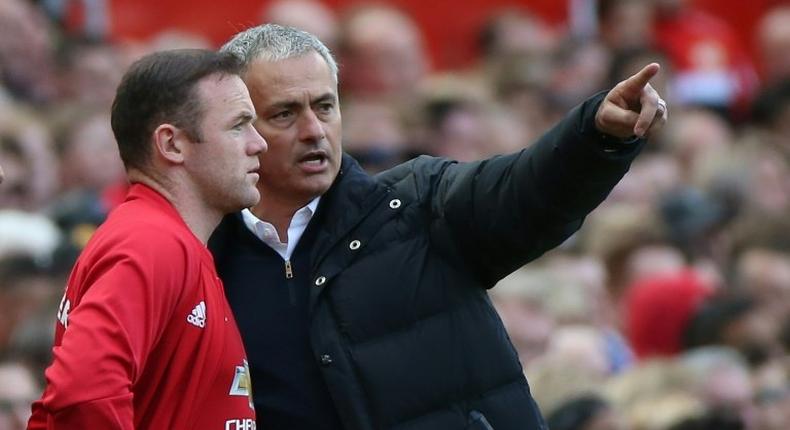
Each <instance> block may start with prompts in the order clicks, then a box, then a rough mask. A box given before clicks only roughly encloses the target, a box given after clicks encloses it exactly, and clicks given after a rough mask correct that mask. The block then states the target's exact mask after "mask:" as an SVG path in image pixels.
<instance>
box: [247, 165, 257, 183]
mask: <svg viewBox="0 0 790 430" xmlns="http://www.w3.org/2000/svg"><path fill="white" fill-rule="evenodd" d="M259 170H260V166H256V167H254V168H252V169H250V170H247V174H248V175H254V176H255V178H256V180H257V178H258V177H260V173H258V171H259Z"/></svg>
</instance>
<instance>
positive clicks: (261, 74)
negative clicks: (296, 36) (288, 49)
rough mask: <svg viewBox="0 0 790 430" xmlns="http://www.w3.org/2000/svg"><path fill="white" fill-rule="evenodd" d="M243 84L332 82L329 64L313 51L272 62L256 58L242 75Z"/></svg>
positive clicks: (264, 58)
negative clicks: (304, 81)
mask: <svg viewBox="0 0 790 430" xmlns="http://www.w3.org/2000/svg"><path fill="white" fill-rule="evenodd" d="M244 80H245V82H255V83H263V82H262V81H265V82H266V83H268V82H284V83H288V82H299V81H303V80H330V81H332V82H334V80H335V78H334V76H333V75H332V72H331V68H330V67H329V64H327V62H326V61H325V60H324V58H323V57H322V56H321V55H320V54H319V53H318V52H315V51H309V52H305V53H304V54H301V55H298V56H294V57H289V58H284V59H280V60H272V59H268V58H266V57H258V58H256V59H254V60H252V61H251V62H250V63H249V65H248V66H247V69H246V71H245V73H244Z"/></svg>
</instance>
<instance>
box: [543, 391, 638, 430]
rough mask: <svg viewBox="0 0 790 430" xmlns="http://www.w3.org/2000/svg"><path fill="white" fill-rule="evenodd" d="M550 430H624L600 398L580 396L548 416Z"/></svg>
mask: <svg viewBox="0 0 790 430" xmlns="http://www.w3.org/2000/svg"><path fill="white" fill-rule="evenodd" d="M546 422H547V424H548V425H549V428H550V429H551V430H624V429H626V428H627V427H625V424H624V423H623V420H622V418H621V417H619V416H618V415H617V414H616V413H615V412H614V411H613V409H612V407H611V405H610V404H609V403H608V402H607V401H606V400H605V399H604V398H603V397H601V396H599V395H594V394H587V395H580V396H577V397H575V398H573V399H570V400H568V401H566V402H564V403H563V404H561V405H560V406H559V407H557V408H556V409H554V411H553V412H552V413H551V414H549V415H548V417H547V419H546Z"/></svg>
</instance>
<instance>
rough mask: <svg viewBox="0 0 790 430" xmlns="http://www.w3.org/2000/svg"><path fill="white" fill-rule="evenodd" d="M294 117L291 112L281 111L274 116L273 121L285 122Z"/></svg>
mask: <svg viewBox="0 0 790 430" xmlns="http://www.w3.org/2000/svg"><path fill="white" fill-rule="evenodd" d="M292 115H293V113H292V112H291V111H289V110H284V111H280V112H277V113H275V114H274V115H272V116H271V119H273V120H275V121H283V120H287V119H289V118H291V116H292Z"/></svg>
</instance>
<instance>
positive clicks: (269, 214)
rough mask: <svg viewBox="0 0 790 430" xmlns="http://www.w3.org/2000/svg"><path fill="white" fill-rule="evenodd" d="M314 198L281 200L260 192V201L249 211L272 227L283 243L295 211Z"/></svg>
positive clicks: (262, 191)
mask: <svg viewBox="0 0 790 430" xmlns="http://www.w3.org/2000/svg"><path fill="white" fill-rule="evenodd" d="M314 198H315V197H309V198H307V199H283V198H280V197H279V196H277V195H274V194H273V193H272V194H270V193H266V192H265V191H264V190H261V200H260V202H258V204H257V205H255V206H253V207H252V208H250V211H251V212H252V213H253V214H254V215H255V216H256V217H258V218H259V219H261V220H263V221H266V222H268V223H270V224H271V225H273V226H274V228H275V229H276V230H277V235H279V236H280V239H281V240H283V242H287V241H288V227H289V226H290V225H291V219H292V218H293V216H294V214H295V213H296V211H298V210H299V209H301V208H303V207H305V206H306V205H307V204H308V203H310V202H311V201H312V200H313V199H314Z"/></svg>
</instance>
